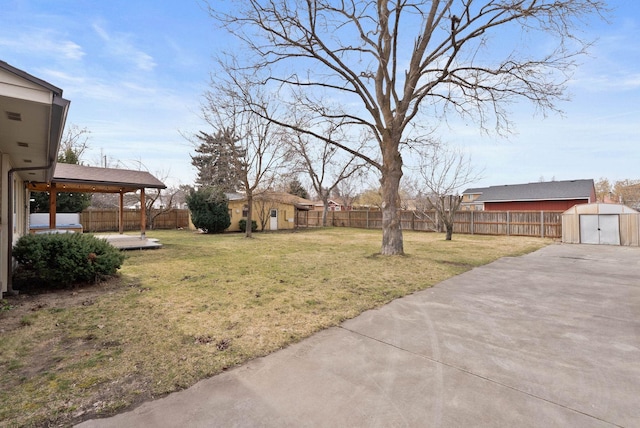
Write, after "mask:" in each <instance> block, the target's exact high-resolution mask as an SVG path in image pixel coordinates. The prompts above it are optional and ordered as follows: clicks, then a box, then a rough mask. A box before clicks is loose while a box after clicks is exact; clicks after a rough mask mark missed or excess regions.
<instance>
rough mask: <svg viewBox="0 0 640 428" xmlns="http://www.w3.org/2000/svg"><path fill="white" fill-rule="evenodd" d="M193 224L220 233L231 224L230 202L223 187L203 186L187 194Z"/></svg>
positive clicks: (210, 231) (207, 230) (209, 231)
mask: <svg viewBox="0 0 640 428" xmlns="http://www.w3.org/2000/svg"><path fill="white" fill-rule="evenodd" d="M187 206H188V207H189V210H190V211H191V221H192V222H193V225H194V226H195V227H197V228H199V229H202V230H204V231H205V232H206V233H220V232H223V231H224V230H225V229H226V228H228V227H229V226H230V225H231V216H230V215H229V203H228V199H227V197H226V196H225V194H224V192H223V191H222V190H221V189H216V188H213V187H201V188H200V189H198V190H192V191H191V192H190V193H189V195H188V196H187Z"/></svg>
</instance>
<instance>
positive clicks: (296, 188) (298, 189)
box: [289, 178, 309, 199]
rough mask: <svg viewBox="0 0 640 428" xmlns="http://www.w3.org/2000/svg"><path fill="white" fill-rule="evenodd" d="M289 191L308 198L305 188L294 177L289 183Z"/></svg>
mask: <svg viewBox="0 0 640 428" xmlns="http://www.w3.org/2000/svg"><path fill="white" fill-rule="evenodd" d="M289 193H291V194H292V195H296V196H299V197H301V198H304V199H309V194H308V193H307V189H305V188H304V187H303V186H302V183H300V180H298V179H297V178H294V179H293V180H292V181H291V183H289Z"/></svg>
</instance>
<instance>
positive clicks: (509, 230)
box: [507, 211, 511, 236]
mask: <svg viewBox="0 0 640 428" xmlns="http://www.w3.org/2000/svg"><path fill="white" fill-rule="evenodd" d="M510 214H511V212H510V211H507V236H510V235H511V224H510V220H511V216H510Z"/></svg>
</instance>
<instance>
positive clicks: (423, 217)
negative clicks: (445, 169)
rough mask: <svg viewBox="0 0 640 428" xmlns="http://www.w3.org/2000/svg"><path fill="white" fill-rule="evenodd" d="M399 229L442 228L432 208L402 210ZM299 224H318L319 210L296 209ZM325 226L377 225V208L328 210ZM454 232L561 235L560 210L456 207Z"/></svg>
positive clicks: (380, 220) (380, 221) (308, 225)
mask: <svg viewBox="0 0 640 428" xmlns="http://www.w3.org/2000/svg"><path fill="white" fill-rule="evenodd" d="M401 222H402V229H403V230H417V231H428V232H433V231H442V230H443V229H442V227H440V226H441V225H440V224H438V222H437V221H436V214H435V212H427V213H424V214H422V213H417V212H415V211H402V212H401ZM297 224H298V226H299V227H317V226H322V211H299V212H298V218H297ZM327 226H337V227H358V228H364V229H381V228H382V212H381V211H329V212H328V213H327ZM453 232H454V233H466V234H477V235H517V236H539V237H543V238H561V237H562V211H458V212H457V213H456V214H455V216H454V225H453Z"/></svg>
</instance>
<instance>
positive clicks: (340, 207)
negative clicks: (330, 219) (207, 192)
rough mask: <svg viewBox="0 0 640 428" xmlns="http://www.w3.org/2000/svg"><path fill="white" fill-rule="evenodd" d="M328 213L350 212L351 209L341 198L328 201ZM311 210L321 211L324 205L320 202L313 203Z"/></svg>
mask: <svg viewBox="0 0 640 428" xmlns="http://www.w3.org/2000/svg"><path fill="white" fill-rule="evenodd" d="M328 205H329V206H328V208H329V211H351V210H352V209H353V207H352V206H351V205H350V204H349V203H348V202H346V201H345V200H344V199H341V198H337V199H336V198H334V199H329V204H328ZM313 209H314V210H315V211H323V210H324V203H323V202H322V201H315V202H314V204H313Z"/></svg>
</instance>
